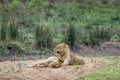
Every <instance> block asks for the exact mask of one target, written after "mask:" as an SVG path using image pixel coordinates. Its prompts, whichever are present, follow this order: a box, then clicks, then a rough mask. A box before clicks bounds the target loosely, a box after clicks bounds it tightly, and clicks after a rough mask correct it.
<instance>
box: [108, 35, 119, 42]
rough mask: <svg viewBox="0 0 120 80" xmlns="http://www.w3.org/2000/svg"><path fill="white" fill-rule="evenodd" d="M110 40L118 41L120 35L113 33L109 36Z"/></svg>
mask: <svg viewBox="0 0 120 80" xmlns="http://www.w3.org/2000/svg"><path fill="white" fill-rule="evenodd" d="M110 41H115V42H116V41H120V37H119V36H118V35H113V36H111V38H110Z"/></svg>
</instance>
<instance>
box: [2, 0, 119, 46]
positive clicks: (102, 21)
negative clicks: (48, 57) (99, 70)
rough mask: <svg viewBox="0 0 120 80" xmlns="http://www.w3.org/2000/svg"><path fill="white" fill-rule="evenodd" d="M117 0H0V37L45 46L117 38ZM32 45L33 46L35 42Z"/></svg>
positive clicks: (95, 43) (99, 41)
mask: <svg viewBox="0 0 120 80" xmlns="http://www.w3.org/2000/svg"><path fill="white" fill-rule="evenodd" d="M119 3H120V2H119V0H95V1H94V0H80V1H79V0H24V1H21V0H8V1H7V2H6V1H4V0H3V1H0V16H1V17H0V25H1V26H0V41H2V42H4V41H6V42H11V41H13V40H14V41H17V42H21V43H22V44H25V46H26V47H27V44H28V43H29V44H32V45H34V44H35V43H36V45H37V46H38V47H39V48H42V47H44V48H48V47H51V46H53V45H54V44H56V43H60V42H66V43H68V44H69V45H70V46H71V47H74V46H77V45H79V44H85V45H87V46H92V47H94V46H96V45H99V44H100V43H101V42H104V41H120V14H119V13H120V5H119ZM36 45H35V46H36Z"/></svg>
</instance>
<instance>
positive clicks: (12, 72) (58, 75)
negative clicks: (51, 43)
mask: <svg viewBox="0 0 120 80" xmlns="http://www.w3.org/2000/svg"><path fill="white" fill-rule="evenodd" d="M35 62H36V60H32V61H30V60H29V61H5V62H0V80H74V79H75V78H77V77H79V76H80V75H83V74H86V73H90V72H91V71H94V70H96V69H98V68H100V67H101V66H102V61H100V60H96V61H88V62H87V63H86V64H85V65H82V66H80V65H76V66H75V65H74V66H65V67H60V68H56V69H55V68H48V67H45V68H40V67H39V68H27V67H26V66H27V65H28V64H29V63H35Z"/></svg>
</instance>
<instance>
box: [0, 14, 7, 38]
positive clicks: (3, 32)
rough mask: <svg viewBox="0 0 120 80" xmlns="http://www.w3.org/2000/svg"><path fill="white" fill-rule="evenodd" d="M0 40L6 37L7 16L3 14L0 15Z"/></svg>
mask: <svg viewBox="0 0 120 80" xmlns="http://www.w3.org/2000/svg"><path fill="white" fill-rule="evenodd" d="M0 32H1V33H0V34H1V40H6V39H7V16H6V15H5V14H3V15H2V21H1V31H0Z"/></svg>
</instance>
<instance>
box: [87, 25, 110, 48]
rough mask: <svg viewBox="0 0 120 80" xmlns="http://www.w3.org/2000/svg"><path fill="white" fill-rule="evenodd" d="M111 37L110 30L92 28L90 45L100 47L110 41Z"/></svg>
mask: <svg viewBox="0 0 120 80" xmlns="http://www.w3.org/2000/svg"><path fill="white" fill-rule="evenodd" d="M110 37H111V34H110V30H109V28H106V27H92V28H91V29H90V30H89V44H90V45H91V46H94V45H99V43H100V42H104V41H109V40H110Z"/></svg>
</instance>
